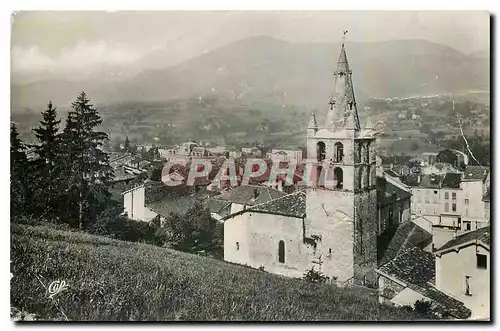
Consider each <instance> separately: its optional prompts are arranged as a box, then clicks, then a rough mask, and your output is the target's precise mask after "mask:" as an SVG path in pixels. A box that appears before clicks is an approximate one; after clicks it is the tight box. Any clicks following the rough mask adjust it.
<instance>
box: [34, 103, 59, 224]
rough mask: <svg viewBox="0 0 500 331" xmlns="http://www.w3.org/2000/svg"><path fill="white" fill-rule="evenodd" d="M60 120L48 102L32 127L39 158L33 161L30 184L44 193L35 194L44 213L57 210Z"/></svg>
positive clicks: (51, 212)
mask: <svg viewBox="0 0 500 331" xmlns="http://www.w3.org/2000/svg"><path fill="white" fill-rule="evenodd" d="M60 123H61V121H60V120H57V111H56V108H55V107H53V106H52V102H49V103H48V105H47V109H46V110H44V111H43V112H42V120H41V121H40V123H39V126H38V127H37V128H35V129H33V131H34V133H35V137H36V138H37V139H38V141H39V145H38V146H36V147H35V152H36V153H37V154H38V156H39V159H38V160H36V161H35V162H34V166H33V168H34V170H35V173H36V177H37V180H36V181H34V182H33V183H32V185H34V186H37V187H34V188H35V189H36V190H37V191H39V192H41V191H43V192H44V194H37V195H36V196H35V198H36V200H37V202H38V203H37V205H38V206H39V207H40V208H41V210H44V215H45V214H49V215H54V213H55V212H56V211H57V201H58V198H59V195H60V190H59V188H60V187H61V182H60V176H59V175H60V172H61V165H60V164H59V162H57V161H58V159H59V158H60V154H61V151H60V140H61V139H60V138H61V137H60V136H59V135H58V131H59V124H60Z"/></svg>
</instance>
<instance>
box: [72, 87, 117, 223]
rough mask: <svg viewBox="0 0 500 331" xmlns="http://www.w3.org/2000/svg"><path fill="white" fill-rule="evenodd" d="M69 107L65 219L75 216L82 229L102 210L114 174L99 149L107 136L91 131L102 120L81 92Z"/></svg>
mask: <svg viewBox="0 0 500 331" xmlns="http://www.w3.org/2000/svg"><path fill="white" fill-rule="evenodd" d="M72 108H73V110H72V111H70V112H69V113H68V118H67V120H66V127H65V128H64V132H63V139H64V146H65V153H64V161H63V163H64V168H65V176H64V177H65V180H67V183H68V186H67V194H68V196H67V205H66V208H67V209H68V210H70V215H69V216H76V219H77V220H78V227H79V229H82V228H83V227H84V226H87V225H89V224H90V223H92V222H93V221H94V220H95V218H96V216H97V215H98V214H99V213H100V212H102V211H103V210H104V209H105V207H106V202H107V201H109V198H110V193H109V190H108V187H109V184H110V182H111V180H112V178H113V176H114V174H113V169H112V168H111V166H110V165H109V158H108V155H107V154H106V153H105V152H103V151H102V150H101V149H100V148H99V147H100V146H102V143H103V141H104V140H106V139H108V137H107V134H106V133H104V132H98V131H95V129H96V128H97V127H98V126H99V125H100V124H101V123H102V119H101V118H100V116H99V113H98V112H97V110H96V109H95V108H94V106H93V105H92V104H90V100H89V99H88V97H87V95H86V94H85V92H82V93H81V94H80V95H79V96H78V98H77V99H76V101H74V102H73V103H72ZM76 206H77V208H75V207H76ZM75 214H76V215H75Z"/></svg>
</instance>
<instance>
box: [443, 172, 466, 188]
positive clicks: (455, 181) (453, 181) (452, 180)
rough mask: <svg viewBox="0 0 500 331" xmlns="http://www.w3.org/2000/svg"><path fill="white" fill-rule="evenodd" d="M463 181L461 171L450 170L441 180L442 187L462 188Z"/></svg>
mask: <svg viewBox="0 0 500 331" xmlns="http://www.w3.org/2000/svg"><path fill="white" fill-rule="evenodd" d="M461 181H462V175H461V174H460V173H451V172H448V173H446V174H445V175H444V177H443V180H442V182H441V187H445V188H460V182H461Z"/></svg>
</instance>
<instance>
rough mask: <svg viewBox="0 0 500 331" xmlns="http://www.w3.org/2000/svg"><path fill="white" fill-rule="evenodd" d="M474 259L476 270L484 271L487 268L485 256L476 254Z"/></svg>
mask: <svg viewBox="0 0 500 331" xmlns="http://www.w3.org/2000/svg"><path fill="white" fill-rule="evenodd" d="M476 258H477V268H478V269H486V268H487V267H488V266H487V263H488V262H487V259H486V255H484V254H476Z"/></svg>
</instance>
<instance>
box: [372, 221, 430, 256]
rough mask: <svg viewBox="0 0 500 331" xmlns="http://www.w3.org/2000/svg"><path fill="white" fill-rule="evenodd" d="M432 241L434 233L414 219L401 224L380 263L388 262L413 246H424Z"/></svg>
mask: <svg viewBox="0 0 500 331" xmlns="http://www.w3.org/2000/svg"><path fill="white" fill-rule="evenodd" d="M431 242H432V234H431V233H429V232H428V231H426V230H425V229H423V228H421V227H420V226H418V225H417V224H415V223H414V222H412V221H406V222H403V223H401V224H399V226H398V228H397V230H396V232H395V233H394V235H393V237H392V239H391V240H390V242H389V245H387V248H386V249H385V251H384V252H383V256H382V257H381V259H380V263H379V264H380V265H382V264H384V263H387V262H388V261H390V260H392V259H394V258H395V257H396V256H398V255H400V254H401V253H402V252H404V251H407V250H408V249H410V248H412V247H420V248H424V247H425V246H427V245H428V244H429V243H431Z"/></svg>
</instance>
